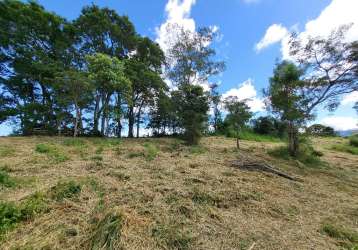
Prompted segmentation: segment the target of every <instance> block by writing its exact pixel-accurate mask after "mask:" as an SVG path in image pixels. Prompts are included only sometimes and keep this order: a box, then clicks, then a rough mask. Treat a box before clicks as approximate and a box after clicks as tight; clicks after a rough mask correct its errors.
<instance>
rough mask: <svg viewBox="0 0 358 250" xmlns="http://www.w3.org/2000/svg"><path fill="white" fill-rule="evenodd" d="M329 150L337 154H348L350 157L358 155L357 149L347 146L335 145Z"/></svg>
mask: <svg viewBox="0 0 358 250" xmlns="http://www.w3.org/2000/svg"><path fill="white" fill-rule="evenodd" d="M331 149H333V150H335V151H339V152H344V153H349V154H352V155H358V147H353V146H350V145H348V144H336V145H333V146H332V148H331Z"/></svg>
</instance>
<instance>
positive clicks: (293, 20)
mask: <svg viewBox="0 0 358 250" xmlns="http://www.w3.org/2000/svg"><path fill="white" fill-rule="evenodd" d="M38 2H39V3H40V4H42V5H43V6H45V8H46V9H47V10H50V11H54V12H56V13H57V14H59V15H61V16H63V17H66V18H67V19H70V20H71V19H74V18H76V17H77V16H78V15H79V14H80V11H81V9H82V7H83V6H85V5H89V4H91V3H95V4H97V5H100V6H107V7H109V8H112V9H115V10H116V11H117V12H118V13H119V14H121V15H128V16H129V18H130V20H131V21H132V22H133V23H134V25H135V27H136V30H137V32H138V33H140V34H142V35H145V36H149V37H150V38H152V39H154V40H157V41H158V42H159V43H160V42H161V41H163V40H165V36H166V34H164V33H165V32H164V29H163V30H161V27H163V28H164V27H165V25H166V24H168V23H171V22H178V23H180V24H182V25H183V26H185V27H189V28H190V29H195V28H198V27H201V26H215V27H218V29H219V32H220V34H221V39H219V40H218V41H217V42H216V43H215V44H213V46H214V47H215V48H216V50H217V52H218V57H220V58H221V59H223V60H225V61H226V65H227V69H226V71H225V72H224V73H223V74H222V75H220V76H219V77H217V78H216V79H213V80H215V81H219V82H221V85H220V92H221V93H222V94H224V95H229V94H234V95H238V96H239V97H242V98H246V97H251V98H252V99H253V100H254V101H253V102H252V103H251V104H252V108H253V110H254V111H259V110H262V106H261V104H260V103H261V102H262V99H261V96H262V95H261V90H262V89H263V88H265V87H266V86H267V84H268V78H269V77H270V76H271V74H272V70H273V67H274V64H275V62H276V60H277V59H282V57H283V56H284V54H285V52H283V51H282V46H284V40H285V36H287V33H289V32H290V31H292V30H295V31H296V32H307V33H308V34H312V35H316V33H317V35H324V32H327V31H326V30H327V29H331V28H335V27H336V26H337V25H339V24H344V23H346V22H353V23H354V26H353V31H351V33H352V34H350V35H351V37H352V39H358V27H357V26H358V20H357V17H356V16H358V15H356V13H355V14H354V11H353V12H352V11H349V10H351V9H353V10H357V9H358V1H357V0H333V1H332V0H299V1H288V0H222V1H218V0H150V1H149V0H106V1H104V0H103V1H94V0H89V1H87V0H72V1H70V0H61V1H53V0H38ZM343 12H344V13H343ZM271 26H273V27H272V28H271V29H269V28H270V27H271ZM320 32H321V33H320ZM260 41H261V43H260ZM258 43H260V44H261V45H260V46H261V47H260V50H258V49H257V44H258ZM357 99H358V95H357V93H354V94H352V95H350V96H348V97H345V98H344V100H343V103H344V105H341V107H340V108H339V109H338V110H337V111H336V112H334V113H333V114H331V113H329V112H326V111H324V110H322V109H320V110H318V111H317V114H318V116H317V121H318V122H322V123H325V124H327V125H331V126H334V127H335V128H336V129H340V130H342V129H352V128H357V127H356V124H357V123H358V120H357V116H356V114H355V111H354V110H353V109H352V106H353V101H355V100H357ZM8 131H9V128H5V127H4V126H2V127H0V134H6V133H8Z"/></svg>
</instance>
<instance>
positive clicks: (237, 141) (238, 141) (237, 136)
mask: <svg viewBox="0 0 358 250" xmlns="http://www.w3.org/2000/svg"><path fill="white" fill-rule="evenodd" d="M236 148H237V149H240V140H239V128H237V130H236Z"/></svg>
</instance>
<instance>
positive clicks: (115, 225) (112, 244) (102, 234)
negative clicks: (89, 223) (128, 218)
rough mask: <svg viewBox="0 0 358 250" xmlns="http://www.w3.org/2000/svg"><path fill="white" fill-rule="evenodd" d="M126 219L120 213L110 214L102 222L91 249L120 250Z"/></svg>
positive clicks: (91, 241)
mask: <svg viewBox="0 0 358 250" xmlns="http://www.w3.org/2000/svg"><path fill="white" fill-rule="evenodd" d="M123 222H124V218H123V215H122V214H120V213H118V212H117V213H108V214H107V215H106V216H105V217H104V218H103V219H102V220H100V221H99V222H98V223H97V225H96V228H95V230H94V233H93V236H92V237H91V240H90V249H93V250H97V249H108V250H112V249H119V248H120V239H121V231H122V227H123Z"/></svg>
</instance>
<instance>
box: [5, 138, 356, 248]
mask: <svg viewBox="0 0 358 250" xmlns="http://www.w3.org/2000/svg"><path fill="white" fill-rule="evenodd" d="M335 140H342V139H317V140H315V146H316V147H317V148H318V149H319V150H321V151H322V152H323V154H324V155H323V157H322V158H323V160H325V161H326V162H328V164H329V165H327V166H320V167H318V166H317V167H309V168H308V167H304V166H302V164H300V163H298V162H290V161H285V160H277V159H273V158H271V157H270V156H268V154H267V153H266V152H267V150H268V149H270V148H273V147H276V146H279V145H280V143H259V142H249V141H243V142H242V148H243V151H242V152H244V153H245V154H251V155H256V156H258V157H262V158H263V159H265V160H267V161H269V162H270V163H271V164H273V165H275V166H276V167H278V168H280V169H281V170H283V171H285V172H287V173H290V174H292V175H295V176H299V177H300V178H302V179H303V180H304V182H302V183H300V182H293V181H290V180H287V179H284V178H281V177H278V176H274V175H271V174H266V173H260V172H247V171H242V170H238V169H235V168H233V167H231V166H230V161H231V160H234V159H236V158H237V157H238V154H237V151H236V150H235V141H234V140H233V139H227V138H221V137H211V138H204V139H203V140H202V143H201V146H200V147H187V146H184V145H182V144H181V142H180V141H178V140H175V139H167V138H162V139H133V140H128V139H123V140H121V141H119V140H117V139H111V140H105V139H96V138H93V139H92V138H89V139H77V140H74V139H70V138H57V137H53V138H50V137H27V138H25V137H14V138H10V137H8V138H0V169H1V172H0V174H2V176H3V178H2V180H3V181H2V184H1V178H0V201H1V202H0V204H1V205H0V223H2V224H0V234H2V236H1V238H2V239H0V246H1V247H0V248H1V249H91V248H92V249H98V248H101V247H102V249H249V248H250V247H251V246H252V249H341V248H342V247H345V248H346V249H350V248H352V249H353V247H354V246H355V247H358V236H357V235H358V231H357V230H358V156H354V155H350V154H346V153H340V152H335V151H332V150H331V149H330V147H331V145H332V144H334V143H336V142H337V141H335ZM0 177H1V176H0ZM1 216H2V218H1ZM4 218H6V220H5V219H4ZM354 249H356V248H354Z"/></svg>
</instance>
